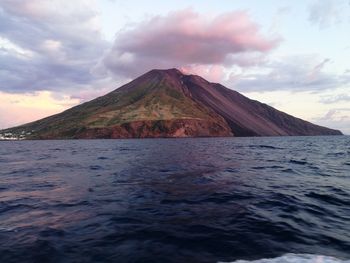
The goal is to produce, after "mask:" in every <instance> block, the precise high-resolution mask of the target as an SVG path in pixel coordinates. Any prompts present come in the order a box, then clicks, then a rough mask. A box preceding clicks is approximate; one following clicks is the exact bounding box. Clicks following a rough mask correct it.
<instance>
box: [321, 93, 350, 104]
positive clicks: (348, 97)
mask: <svg viewBox="0 0 350 263" xmlns="http://www.w3.org/2000/svg"><path fill="white" fill-rule="evenodd" d="M347 101H349V102H350V95H349V94H340V95H337V96H332V97H328V96H327V97H322V98H321V99H320V102H322V103H324V104H333V103H337V102H347Z"/></svg>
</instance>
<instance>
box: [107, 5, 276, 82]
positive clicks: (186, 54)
mask: <svg viewBox="0 0 350 263" xmlns="http://www.w3.org/2000/svg"><path fill="white" fill-rule="evenodd" d="M278 43H279V39H276V38H269V37H265V36H263V35H262V34H261V33H260V30H259V26H258V25H257V24H256V23H254V22H253V21H252V20H251V18H250V17H249V15H248V14H247V13H246V12H245V11H235V12H230V13H225V14H222V15H219V16H216V17H209V16H205V15H201V14H199V13H196V12H194V11H193V10H191V9H186V10H181V11H177V12H171V13H169V14H168V15H167V16H155V17H152V18H150V19H148V20H146V21H143V22H142V23H140V24H137V25H136V26H134V27H133V28H127V29H125V30H124V31H122V32H120V33H119V34H118V35H117V37H116V40H115V43H114V46H113V48H112V49H111V50H110V51H109V52H108V53H107V54H106V56H105V57H104V59H103V65H104V66H105V67H106V68H107V69H108V70H109V71H111V72H112V73H114V74H117V75H120V74H123V75H128V76H131V77H133V76H136V75H138V74H140V73H142V72H144V71H147V70H149V69H152V68H171V67H187V68H188V67H190V68H192V70H193V69H194V68H196V67H197V68H199V67H198V66H201V67H203V66H209V67H210V68H208V69H206V71H210V72H213V74H214V71H213V70H214V69H216V70H217V68H215V67H214V68H211V67H212V66H214V65H224V66H231V65H235V64H239V65H240V63H241V62H242V63H243V64H244V63H245V64H246V65H248V64H254V63H255V62H256V60H257V59H256V54H258V55H261V54H265V53H267V52H269V51H271V50H272V49H274V48H275V47H276V46H277V44H278ZM249 54H255V55H254V58H253V56H249ZM241 56H242V57H244V59H242V58H241ZM250 59H251V60H254V61H253V62H252V63H250V62H248V60H250ZM215 74H221V73H218V72H217V73H215ZM214 77H215V76H214Z"/></svg>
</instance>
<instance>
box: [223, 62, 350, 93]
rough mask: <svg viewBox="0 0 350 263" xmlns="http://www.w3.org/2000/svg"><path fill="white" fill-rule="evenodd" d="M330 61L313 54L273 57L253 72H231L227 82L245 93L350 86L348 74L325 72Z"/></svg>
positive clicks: (313, 89)
mask: <svg viewBox="0 0 350 263" xmlns="http://www.w3.org/2000/svg"><path fill="white" fill-rule="evenodd" d="M330 62H331V60H330V59H328V58H326V59H322V60H321V61H320V60H319V58H317V56H314V55H298V56H285V57H280V58H277V57H276V58H275V59H272V60H270V61H268V62H266V63H265V64H264V65H261V66H260V67H259V68H258V70H255V71H254V72H243V73H239V74H231V76H230V78H229V79H228V80H226V85H228V86H229V87H232V88H234V89H237V90H239V91H243V92H249V91H273V90H290V91H314V92H319V91H322V90H327V89H333V88H338V87H342V86H344V85H348V84H349V83H350V77H349V76H348V75H347V74H331V73H326V72H324V71H323V69H324V67H325V66H326V65H327V64H328V63H330Z"/></svg>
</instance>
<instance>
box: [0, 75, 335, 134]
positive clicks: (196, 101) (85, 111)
mask: <svg viewBox="0 0 350 263" xmlns="http://www.w3.org/2000/svg"><path fill="white" fill-rule="evenodd" d="M341 134H342V133H341V132H340V131H338V130H332V129H329V128H325V127H321V126H318V125H314V124H312V123H310V122H307V121H304V120H301V119H298V118H295V117H293V116H291V115H288V114H286V113H284V112H281V111H278V110H276V109H274V108H272V107H270V106H268V105H266V104H263V103H260V102H258V101H255V100H251V99H249V98H247V97H245V96H243V95H241V94H240V93H238V92H236V91H233V90H231V89H228V88H226V87H224V86H222V85H220V84H217V83H211V82H208V81H206V80H205V79H203V78H202V77H200V76H196V75H185V74H183V73H181V72H180V71H179V70H177V69H168V70H151V71H149V72H148V73H146V74H144V75H142V76H140V77H138V78H137V79H135V80H133V81H131V82H129V83H128V84H126V85H124V86H122V87H120V88H118V89H116V90H114V91H112V92H110V93H108V94H106V95H104V96H102V97H99V98H96V99H94V100H91V101H89V102H86V103H83V104H81V105H78V106H75V107H73V108H71V109H68V110H66V111H64V112H62V113H60V114H56V115H53V116H50V117H47V118H44V119H41V120H38V121H35V122H32V123H29V124H25V125H22V126H18V127H15V128H10V129H6V130H3V131H0V136H2V137H8V138H10V137H12V138H23V139H79V138H147V137H214V136H288V135H341Z"/></svg>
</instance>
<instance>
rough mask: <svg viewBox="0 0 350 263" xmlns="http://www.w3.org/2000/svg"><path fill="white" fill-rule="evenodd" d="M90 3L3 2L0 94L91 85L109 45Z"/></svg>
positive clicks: (60, 0) (80, 0)
mask: <svg viewBox="0 0 350 263" xmlns="http://www.w3.org/2000/svg"><path fill="white" fill-rule="evenodd" d="M95 8H96V3H95V1H92V0H77V1H64V0H53V1H45V0H32V1H21V0H11V1H10V0H2V1H1V2H0V68H1V69H2V70H1V71H0V90H2V91H7V92H30V91H37V90H74V89H79V87H81V86H84V85H87V84H91V83H93V82H94V81H95V80H96V79H97V77H96V76H94V75H93V74H92V68H93V67H94V65H95V64H96V63H97V62H98V60H99V59H100V58H101V56H102V54H103V52H104V50H106V48H107V47H109V44H108V43H107V42H106V41H104V40H103V38H102V36H101V32H100V29H99V21H98V20H99V16H98V13H97V12H96V11H94V10H95Z"/></svg>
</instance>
